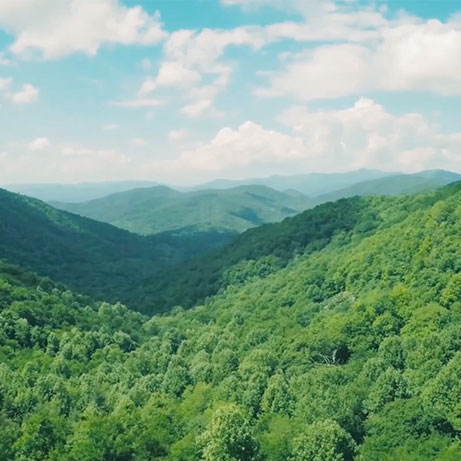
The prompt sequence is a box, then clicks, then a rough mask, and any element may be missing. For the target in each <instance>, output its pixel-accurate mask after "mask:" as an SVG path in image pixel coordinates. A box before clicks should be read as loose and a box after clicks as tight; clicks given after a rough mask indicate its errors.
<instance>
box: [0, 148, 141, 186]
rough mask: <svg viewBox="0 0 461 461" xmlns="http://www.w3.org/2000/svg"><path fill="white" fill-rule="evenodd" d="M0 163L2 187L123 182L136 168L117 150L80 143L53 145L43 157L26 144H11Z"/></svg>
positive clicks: (46, 150)
mask: <svg viewBox="0 0 461 461" xmlns="http://www.w3.org/2000/svg"><path fill="white" fill-rule="evenodd" d="M37 144H39V143H37ZM0 160H1V168H0V183H3V184H7V183H13V182H56V180H59V181H60V182H76V181H83V180H84V181H102V180H109V179H117V178H118V179H123V178H126V174H127V172H129V171H131V170H130V169H131V168H132V165H133V163H132V162H131V160H130V158H129V157H127V156H126V155H124V154H122V153H120V152H118V151H116V150H114V149H95V148H93V147H90V146H84V145H81V144H78V143H50V144H49V146H48V147H47V148H43V150H41V151H40V155H37V151H33V150H32V151H30V150H29V145H28V144H27V143H10V146H9V149H8V155H5V156H2V155H0ZM133 173H134V170H133ZM133 177H134V176H133Z"/></svg>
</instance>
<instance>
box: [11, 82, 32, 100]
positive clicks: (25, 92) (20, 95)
mask: <svg viewBox="0 0 461 461" xmlns="http://www.w3.org/2000/svg"><path fill="white" fill-rule="evenodd" d="M38 93H39V91H38V89H37V88H36V87H35V86H33V85H31V84H30V83H26V84H24V85H23V86H22V88H21V90H19V91H18V92H16V93H10V94H8V95H7V97H8V99H10V100H11V101H12V102H14V103H15V104H29V103H31V102H34V101H35V100H36V99H37V98H38Z"/></svg>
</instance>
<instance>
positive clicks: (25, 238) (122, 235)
mask: <svg viewBox="0 0 461 461" xmlns="http://www.w3.org/2000/svg"><path fill="white" fill-rule="evenodd" d="M228 238H229V236H228V235H227V234H225V233H216V232H213V231H210V232H206V233H199V232H197V233H194V235H193V237H192V236H188V235H183V236H181V237H176V236H174V235H171V234H169V233H160V234H157V235H154V236H149V237H143V236H140V235H136V234H133V233H130V232H127V231H124V230H122V229H119V228H117V227H114V226H111V225H109V224H105V223H102V222H99V221H94V220H91V219H88V218H84V217H80V216H77V215H75V214H71V213H67V212H65V211H61V210H58V209H56V208H53V207H51V206H50V205H47V204H46V203H44V202H42V201H40V200H37V199H34V198H30V197H26V196H22V195H18V194H15V193H12V192H8V191H6V190H3V189H0V259H1V258H5V259H7V260H8V261H9V262H11V263H14V264H19V265H21V266H22V267H24V268H26V269H27V270H30V271H33V272H37V273H39V274H40V275H42V276H49V277H51V278H53V279H54V280H56V281H59V282H63V283H65V284H67V285H68V286H70V287H72V288H75V289H78V290H79V291H81V292H83V293H87V294H91V295H93V296H95V297H98V298H104V299H109V300H121V301H123V302H125V303H128V304H130V301H131V300H132V298H131V295H130V293H131V290H132V288H133V286H135V285H142V284H143V282H144V279H145V278H146V277H148V276H152V275H153V274H155V273H156V272H158V271H161V270H164V269H165V267H166V265H169V264H175V263H178V262H179V261H182V260H184V259H187V258H190V257H192V256H194V255H197V254H199V253H201V252H202V251H206V250H209V249H211V248H213V247H215V246H217V245H221V244H222V243H224V242H225V241H227V240H228ZM131 305H132V304H131Z"/></svg>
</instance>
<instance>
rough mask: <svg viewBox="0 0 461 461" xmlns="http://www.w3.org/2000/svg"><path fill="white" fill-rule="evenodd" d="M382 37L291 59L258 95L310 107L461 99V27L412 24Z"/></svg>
mask: <svg viewBox="0 0 461 461" xmlns="http://www.w3.org/2000/svg"><path fill="white" fill-rule="evenodd" d="M378 31H379V36H380V39H379V40H372V41H371V42H370V43H369V44H365V43H361V44H346V43H339V44H331V45H326V46H319V47H317V48H314V49H310V50H307V51H305V52H302V53H299V54H297V55H295V56H293V57H292V59H287V60H286V63H285V66H284V68H283V69H282V70H281V71H275V72H274V73H273V74H272V76H270V77H269V85H268V86H266V87H263V88H259V89H258V90H257V91H256V94H258V95H260V96H267V97H280V96H291V97H293V98H294V99H298V100H306V101H307V100H312V99H323V98H330V99H331V98H338V97H342V96H347V95H354V94H355V95H358V94H361V93H362V94H363V93H365V92H373V91H412V90H413V91H415V90H416V91H431V92H435V93H439V94H444V95H460V94H461V60H460V59H459V57H460V56H461V21H457V20H456V19H453V20H451V21H449V22H447V23H442V22H440V21H437V20H430V21H427V22H424V23H423V22H416V21H415V20H414V18H409V19H408V20H407V21H401V22H399V23H396V24H392V25H387V26H384V27H381V28H379V30H378ZM442 50H443V51H442Z"/></svg>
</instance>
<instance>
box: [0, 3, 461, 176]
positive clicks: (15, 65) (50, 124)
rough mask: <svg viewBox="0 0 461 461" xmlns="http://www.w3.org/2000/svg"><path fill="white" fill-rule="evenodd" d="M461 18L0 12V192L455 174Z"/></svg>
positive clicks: (376, 10)
mask: <svg viewBox="0 0 461 461" xmlns="http://www.w3.org/2000/svg"><path fill="white" fill-rule="evenodd" d="M460 107H461V3H460V2H458V1H453V0H450V1H446V0H425V1H420V0H391V1H388V2H385V1H376V2H369V1H361V0H336V1H335V0H137V1H136V0H0V184H12V183H30V182H36V183H44V182H53V183H73V182H91V181H116V180H133V179H142V180H152V181H158V182H163V183H170V184H176V185H190V184H196V183H200V182H204V181H208V180H211V179H214V178H248V177H263V176H269V175H272V174H297V173H310V172H342V171H350V170H354V169H359V168H376V169H381V170H386V171H402V172H416V171H420V170H423V169H433V168H443V169H448V170H452V171H457V172H461V110H459V108H460Z"/></svg>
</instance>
